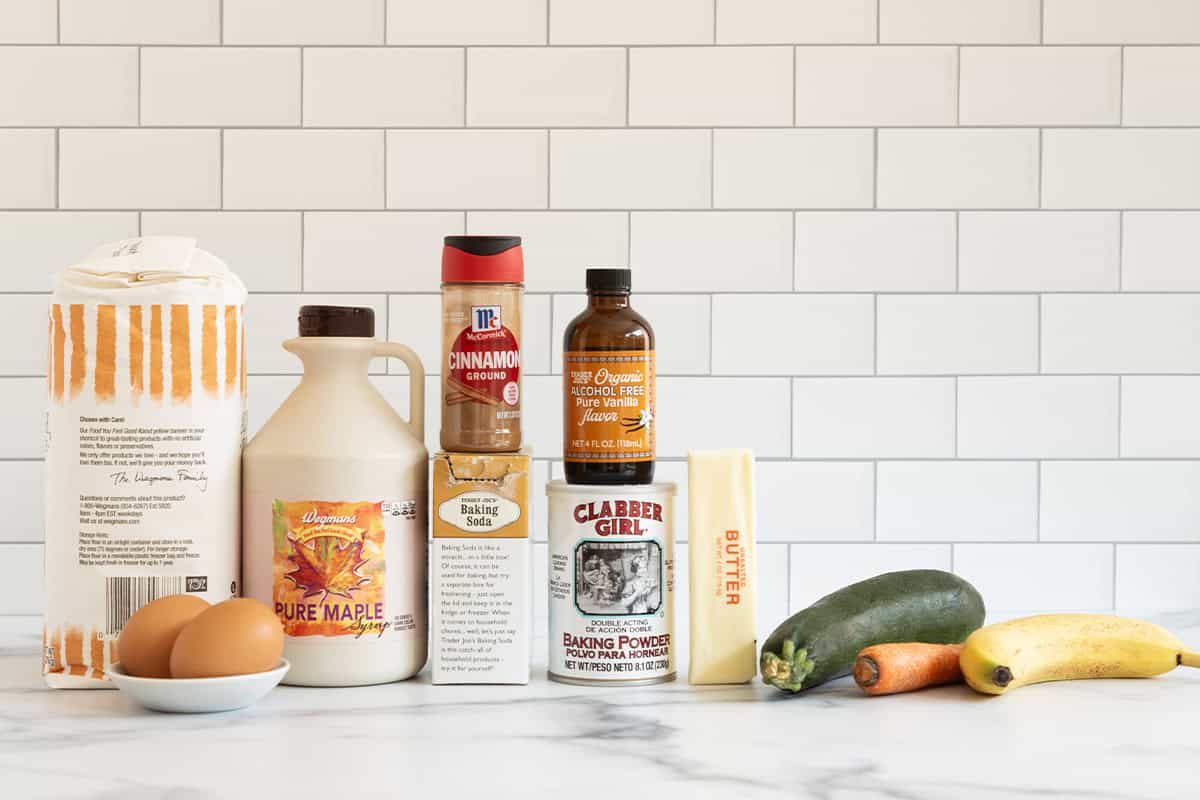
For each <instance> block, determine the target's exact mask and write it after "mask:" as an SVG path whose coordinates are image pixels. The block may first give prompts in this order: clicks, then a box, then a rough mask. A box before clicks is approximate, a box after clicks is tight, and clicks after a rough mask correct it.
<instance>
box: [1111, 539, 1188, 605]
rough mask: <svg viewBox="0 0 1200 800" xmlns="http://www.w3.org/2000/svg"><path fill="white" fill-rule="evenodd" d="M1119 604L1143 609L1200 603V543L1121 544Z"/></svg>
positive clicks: (1118, 550) (1118, 547) (1119, 554)
mask: <svg viewBox="0 0 1200 800" xmlns="http://www.w3.org/2000/svg"><path fill="white" fill-rule="evenodd" d="M1116 606H1117V608H1119V609H1121V608H1127V609H1136V610H1138V611H1142V612H1144V611H1145V609H1148V608H1152V609H1162V610H1171V611H1190V610H1192V609H1194V608H1196V607H1197V606H1200V546H1196V545H1186V544H1119V545H1117V600H1116Z"/></svg>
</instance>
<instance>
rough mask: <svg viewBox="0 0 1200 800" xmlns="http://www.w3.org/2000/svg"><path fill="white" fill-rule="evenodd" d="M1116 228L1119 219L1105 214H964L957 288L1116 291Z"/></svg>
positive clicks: (960, 224) (960, 221)
mask: <svg viewBox="0 0 1200 800" xmlns="http://www.w3.org/2000/svg"><path fill="white" fill-rule="evenodd" d="M1120 226H1121V222H1120V215H1119V214H1118V213H1116V212H1108V211H1055V212H1046V211H997V212H991V211H980V212H964V213H962V214H960V215H959V218H958V270H959V285H958V288H959V289H961V290H962V291H968V292H1038V291H1044V292H1068V291H1085V292H1086V291H1092V292H1096V291H1115V290H1116V289H1117V288H1119V287H1118V283H1119V280H1120V272H1121V262H1120V241H1121V233H1120ZM1126 237H1128V233H1126Z"/></svg>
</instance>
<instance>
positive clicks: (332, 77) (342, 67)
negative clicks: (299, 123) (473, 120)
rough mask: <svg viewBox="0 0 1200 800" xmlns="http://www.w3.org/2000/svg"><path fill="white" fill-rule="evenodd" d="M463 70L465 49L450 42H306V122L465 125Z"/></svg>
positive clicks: (315, 124) (320, 124)
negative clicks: (326, 45)
mask: <svg viewBox="0 0 1200 800" xmlns="http://www.w3.org/2000/svg"><path fill="white" fill-rule="evenodd" d="M463 71H464V67H463V51H462V50H460V49H458V48H452V47H447V48H438V47H422V48H411V49H401V48H386V49H385V48H379V47H335V48H329V49H325V48H319V47H309V48H305V50H304V124H305V125H307V126H309V127H322V128H328V127H352V126H360V125H361V126H364V127H379V126H384V127H396V128H404V127H416V126H420V125H431V126H433V125H437V126H454V125H461V124H462V121H463V103H464V91H465V90H464V86H465V80H464V72H463Z"/></svg>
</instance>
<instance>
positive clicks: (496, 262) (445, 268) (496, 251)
mask: <svg viewBox="0 0 1200 800" xmlns="http://www.w3.org/2000/svg"><path fill="white" fill-rule="evenodd" d="M443 244H444V246H443V247H442V282H443V283H524V282H525V258H524V256H523V255H522V253H521V237H520V236H447V237H446V238H445V239H444V240H443Z"/></svg>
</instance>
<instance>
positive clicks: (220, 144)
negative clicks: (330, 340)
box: [210, 129, 303, 286]
mask: <svg viewBox="0 0 1200 800" xmlns="http://www.w3.org/2000/svg"><path fill="white" fill-rule="evenodd" d="M217 169H218V170H220V173H219V174H218V175H217V209H218V210H221V209H224V208H225V131H224V130H223V129H218V130H217ZM210 210H211V209H210ZM301 286H303V284H301Z"/></svg>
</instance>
